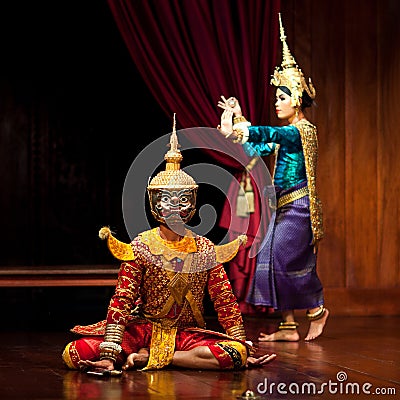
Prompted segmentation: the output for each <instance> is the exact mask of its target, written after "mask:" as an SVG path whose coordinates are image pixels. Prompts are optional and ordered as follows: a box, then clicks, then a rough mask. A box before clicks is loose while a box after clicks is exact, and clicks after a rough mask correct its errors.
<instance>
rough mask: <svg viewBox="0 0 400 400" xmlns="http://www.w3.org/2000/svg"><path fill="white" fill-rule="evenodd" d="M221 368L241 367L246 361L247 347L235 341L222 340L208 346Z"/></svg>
mask: <svg viewBox="0 0 400 400" xmlns="http://www.w3.org/2000/svg"><path fill="white" fill-rule="evenodd" d="M209 348H210V350H211V352H212V353H213V355H214V357H215V358H216V359H217V360H218V362H219V365H220V367H221V369H241V368H243V367H245V365H246V362H247V348H246V346H245V345H244V344H242V343H240V342H236V341H222V342H218V343H215V344H214V345H210V346H209Z"/></svg>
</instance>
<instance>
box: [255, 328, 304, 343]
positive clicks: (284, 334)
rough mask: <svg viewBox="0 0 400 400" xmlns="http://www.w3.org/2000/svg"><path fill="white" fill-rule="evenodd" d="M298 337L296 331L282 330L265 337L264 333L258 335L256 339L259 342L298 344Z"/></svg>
mask: <svg viewBox="0 0 400 400" xmlns="http://www.w3.org/2000/svg"><path fill="white" fill-rule="evenodd" d="M299 340H300V335H299V333H298V332H297V330H296V329H290V330H289V329H282V330H280V331H276V332H274V333H271V334H270V335H267V334H266V333H262V332H261V333H260V336H259V337H258V341H259V342H298V341H299Z"/></svg>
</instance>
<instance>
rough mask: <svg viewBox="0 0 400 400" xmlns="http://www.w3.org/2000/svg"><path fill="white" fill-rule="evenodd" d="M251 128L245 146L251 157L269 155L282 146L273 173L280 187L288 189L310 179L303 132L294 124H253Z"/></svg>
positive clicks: (275, 182) (276, 183)
mask: <svg viewBox="0 0 400 400" xmlns="http://www.w3.org/2000/svg"><path fill="white" fill-rule="evenodd" d="M248 129H249V138H248V140H247V142H246V143H245V144H244V145H243V148H244V150H245V152H246V154H248V155H249V156H250V157H253V156H255V155H256V154H258V155H259V156H267V155H270V154H273V153H275V151H276V150H277V148H278V151H277V157H276V162H275V172H274V176H273V179H274V184H275V185H276V186H279V187H281V188H282V189H288V188H290V187H292V186H295V185H297V184H299V183H300V182H304V181H306V180H307V174H306V167H305V161H304V154H303V147H302V143H301V137H300V132H299V130H298V129H297V128H296V127H295V126H294V125H288V126H249V127H248ZM277 145H279V147H278V146H277Z"/></svg>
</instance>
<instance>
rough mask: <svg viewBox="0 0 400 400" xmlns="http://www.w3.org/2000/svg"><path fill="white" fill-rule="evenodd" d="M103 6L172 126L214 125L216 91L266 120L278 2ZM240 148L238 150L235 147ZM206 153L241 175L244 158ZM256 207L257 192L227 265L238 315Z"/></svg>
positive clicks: (251, 261) (163, 0) (250, 261)
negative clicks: (242, 241) (242, 242)
mask: <svg viewBox="0 0 400 400" xmlns="http://www.w3.org/2000/svg"><path fill="white" fill-rule="evenodd" d="M108 4H109V7H110V9H111V12H112V14H113V16H114V19H115V21H116V24H117V27H118V29H119V31H120V32H121V36H122V38H123V40H124V42H125V44H126V46H127V48H128V51H129V53H130V55H131V57H132V59H133V61H134V63H135V64H136V66H137V69H138V71H139V73H140V74H141V75H142V77H143V79H144V81H145V83H146V84H147V86H148V88H149V90H150V92H151V93H152V95H153V96H154V98H155V99H156V101H157V102H158V103H159V104H160V106H161V108H162V110H163V111H164V112H165V113H166V114H167V115H168V116H171V120H172V115H173V113H176V115H177V129H183V128H190V127H216V126H217V125H218V123H219V120H220V115H221V111H222V110H221V109H219V108H218V107H217V102H218V100H219V99H220V96H221V95H225V96H235V97H237V98H238V99H239V100H240V104H241V106H242V110H243V114H244V115H245V116H246V117H247V119H248V120H250V121H252V122H253V123H254V124H268V122H269V110H270V106H271V91H272V88H271V86H270V85H269V80H270V76H271V74H272V73H273V69H274V65H275V60H276V52H277V49H278V44H279V39H278V12H279V10H280V0H250V1H247V0H143V1H138V0H108ZM196 140H198V143H196V145H198V146H199V147H201V145H202V140H204V139H203V138H202V137H201V135H199V137H198V139H196ZM224 140H225V139H224V138H223V137H222V135H217V134H216V135H215V143H216V148H223V146H224V143H223V142H224ZM238 152H239V153H244V152H243V149H242V148H241V146H238ZM207 153H208V154H209V155H211V157H212V158H213V159H214V160H215V162H216V163H218V164H220V165H223V166H225V167H229V168H230V169H231V170H233V171H234V172H235V173H236V176H237V177H239V176H241V174H242V172H243V165H242V164H240V163H238V162H237V161H235V160H233V159H232V158H230V157H224V156H223V154H221V153H220V152H213V151H212V150H207ZM241 156H242V157H245V156H244V155H241ZM231 189H232V190H230V192H229V193H230V195H231V196H237V195H238V185H237V184H236V185H234V184H233V183H232V186H231ZM234 198H235V197H234ZM261 206H262V200H261V199H259V198H258V199H257V200H256V203H255V211H254V213H253V214H252V215H251V219H250V221H251V223H250V225H249V228H248V230H247V235H248V236H249V242H248V245H247V247H246V248H245V249H244V250H242V251H240V252H239V255H238V256H237V258H236V260H235V262H234V263H232V265H230V267H229V269H228V272H229V274H230V279H231V280H232V285H233V288H234V291H235V294H236V295H237V297H238V299H239V303H240V304H241V307H242V311H243V312H244V313H248V312H250V311H249V307H250V306H249V305H246V304H244V298H245V292H246V290H247V286H248V283H249V280H250V279H251V277H252V274H253V272H254V268H255V258H249V257H247V251H248V248H249V246H250V245H251V244H252V240H253V239H254V235H255V232H254V230H255V228H254V227H258V224H259V220H260V207H261ZM228 220H229V221H231V220H232V221H233V225H234V226H238V227H240V225H241V222H240V220H238V219H237V217H236V216H235V215H234V214H233V213H232V212H231V210H230V207H229V206H228V205H227V204H226V206H225V207H224V208H223V210H222V216H221V219H220V225H221V226H222V227H226V224H227V221H228ZM238 229H240V228H238ZM230 233H231V234H232V235H236V234H238V233H239V234H240V233H243V232H236V231H234V230H232V232H230ZM239 264H240V265H239ZM250 308H251V307H250Z"/></svg>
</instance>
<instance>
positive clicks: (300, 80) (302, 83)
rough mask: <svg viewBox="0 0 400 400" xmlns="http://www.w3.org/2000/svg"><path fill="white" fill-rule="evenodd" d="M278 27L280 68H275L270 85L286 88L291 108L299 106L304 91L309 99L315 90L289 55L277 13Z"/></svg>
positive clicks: (312, 96) (313, 96)
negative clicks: (280, 53)
mask: <svg viewBox="0 0 400 400" xmlns="http://www.w3.org/2000/svg"><path fill="white" fill-rule="evenodd" d="M279 27H280V39H281V42H282V63H281V66H280V67H276V68H275V71H274V75H273V76H272V79H271V85H274V86H286V87H287V88H288V89H289V90H290V92H291V98H292V106H293V107H298V106H300V99H301V97H302V95H303V91H304V90H305V91H306V92H307V94H308V95H309V96H310V98H311V99H314V98H315V94H316V92H315V88H314V86H313V84H312V82H311V78H309V82H308V85H307V82H306V80H305V78H304V75H303V72H302V71H301V69H300V68H299V66H298V65H297V63H296V61H295V59H294V57H293V56H292V54H291V53H290V50H289V47H288V45H287V43H286V35H285V31H284V29H283V25H282V20H281V14H280V13H279Z"/></svg>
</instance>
